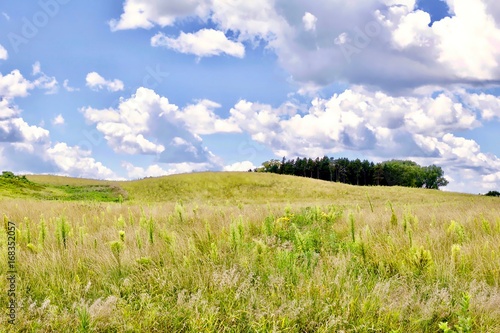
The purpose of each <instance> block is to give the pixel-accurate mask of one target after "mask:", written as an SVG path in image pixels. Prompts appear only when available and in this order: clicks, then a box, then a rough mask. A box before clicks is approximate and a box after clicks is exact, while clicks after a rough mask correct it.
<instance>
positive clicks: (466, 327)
mask: <svg viewBox="0 0 500 333" xmlns="http://www.w3.org/2000/svg"><path fill="white" fill-rule="evenodd" d="M469 307H470V295H469V294H468V293H464V294H462V299H461V300H460V311H459V313H458V315H457V317H458V322H457V323H456V324H455V325H454V326H453V327H452V328H450V327H449V326H448V322H441V323H439V329H440V330H442V331H443V332H444V333H472V332H473V330H472V326H473V322H472V318H471V317H470V313H469Z"/></svg>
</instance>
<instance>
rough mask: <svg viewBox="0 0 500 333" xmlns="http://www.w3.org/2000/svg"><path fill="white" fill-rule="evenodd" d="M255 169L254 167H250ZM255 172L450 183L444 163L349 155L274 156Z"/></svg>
mask: <svg viewBox="0 0 500 333" xmlns="http://www.w3.org/2000/svg"><path fill="white" fill-rule="evenodd" d="M249 171H252V170H249ZM254 171H255V172H270V173H277V174H283V175H294V176H299V177H308V178H314V179H321V180H326V181H331V182H340V183H345V184H351V185H361V186H369V185H380V186H407V187H424V188H429V189H439V188H440V187H442V186H446V185H448V181H447V180H446V179H445V178H444V172H443V170H442V169H441V167H438V166H436V165H430V166H424V167H422V166H420V165H418V164H417V163H415V162H413V161H409V160H404V161H403V160H391V161H385V162H381V163H373V162H370V161H368V160H363V161H361V160H360V159H355V160H349V159H348V158H333V157H328V156H324V157H323V158H320V157H317V158H316V159H312V158H297V159H289V160H287V159H286V158H285V157H283V160H281V161H280V160H277V159H272V160H269V161H266V162H264V163H262V166H261V167H260V168H256V169H254Z"/></svg>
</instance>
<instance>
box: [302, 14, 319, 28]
mask: <svg viewBox="0 0 500 333" xmlns="http://www.w3.org/2000/svg"><path fill="white" fill-rule="evenodd" d="M317 21H318V18H317V17H316V16H314V15H313V14H311V13H309V12H306V13H305V14H304V16H302V22H303V23H304V29H306V30H307V31H314V30H316V22H317Z"/></svg>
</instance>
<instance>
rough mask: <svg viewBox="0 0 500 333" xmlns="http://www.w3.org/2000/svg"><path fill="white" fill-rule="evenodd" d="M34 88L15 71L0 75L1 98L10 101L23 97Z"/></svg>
mask: <svg viewBox="0 0 500 333" xmlns="http://www.w3.org/2000/svg"><path fill="white" fill-rule="evenodd" d="M34 87H35V85H34V84H33V83H32V82H30V81H29V80H26V79H25V78H24V77H23V75H22V74H21V72H19V70H17V69H15V70H13V71H12V72H10V73H9V74H7V75H2V73H0V96H1V97H2V98H5V99H9V100H10V99H13V98H15V97H25V96H27V95H28V91H29V90H31V89H33V88H34Z"/></svg>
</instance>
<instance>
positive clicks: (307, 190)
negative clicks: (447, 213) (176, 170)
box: [118, 172, 477, 204]
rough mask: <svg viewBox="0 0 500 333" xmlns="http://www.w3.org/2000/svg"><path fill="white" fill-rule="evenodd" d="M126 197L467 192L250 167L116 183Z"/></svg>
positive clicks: (442, 195) (345, 197) (352, 197)
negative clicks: (338, 179) (260, 170)
mask: <svg viewBox="0 0 500 333" xmlns="http://www.w3.org/2000/svg"><path fill="white" fill-rule="evenodd" d="M118 184H119V185H120V187H122V188H123V189H124V190H126V191H127V193H128V195H129V198H130V199H133V200H138V201H149V202H157V201H177V200H187V201H192V200H203V201H207V200H208V201H213V202H220V201H230V202H243V203H245V202H252V203H253V202H261V203H266V202H287V201H290V202H300V201H307V202H311V201H312V200H316V201H318V202H319V201H321V202H325V201H329V202H332V203H338V204H342V203H349V204H352V203H354V204H356V203H358V202H359V203H361V202H363V203H367V200H368V198H367V196H369V197H370V198H371V200H380V199H382V200H391V201H393V202H398V201H408V200H410V201H412V202H415V203H418V202H423V201H427V202H428V201H429V200H435V201H436V202H442V201H450V200H454V198H458V197H460V198H463V197H464V196H470V197H471V198H474V197H477V196H473V195H467V194H458V193H449V192H442V191H437V190H426V189H415V188H405V187H368V186H365V187H361V186H352V185H346V184H340V183H331V182H326V181H322V180H316V179H310V178H303V177H294V176H286V175H277V174H270V173H254V172H201V173H191V174H181V175H172V176H166V177H158V178H147V179H142V180H137V181H129V182H118Z"/></svg>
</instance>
